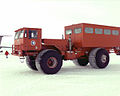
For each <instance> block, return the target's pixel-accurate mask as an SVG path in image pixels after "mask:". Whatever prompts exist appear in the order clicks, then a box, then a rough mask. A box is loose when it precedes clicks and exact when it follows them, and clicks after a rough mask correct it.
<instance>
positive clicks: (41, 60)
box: [36, 49, 62, 74]
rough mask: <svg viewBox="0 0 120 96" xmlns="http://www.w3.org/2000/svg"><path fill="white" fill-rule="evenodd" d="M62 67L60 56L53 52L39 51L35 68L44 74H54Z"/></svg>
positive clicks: (49, 50) (50, 50) (48, 50)
mask: <svg viewBox="0 0 120 96" xmlns="http://www.w3.org/2000/svg"><path fill="white" fill-rule="evenodd" d="M61 66H62V56H61V55H60V54H59V53H58V52H57V51H55V50H52V49H46V50H43V51H41V52H40V53H39V54H38V56H37V58H36V67H37V69H38V71H40V72H41V70H42V71H43V72H44V73H45V74H55V73H57V72H58V71H59V70H60V69H61Z"/></svg>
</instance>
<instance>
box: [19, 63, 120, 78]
mask: <svg viewBox="0 0 120 96" xmlns="http://www.w3.org/2000/svg"><path fill="white" fill-rule="evenodd" d="M118 72H119V73H120V64H109V65H108V66H107V67H106V68H105V69H94V68H92V67H91V66H90V65H87V66H85V67H82V66H63V67H62V68H61V70H60V71H59V72H58V73H57V74H55V75H98V76H99V75H114V74H117V73H118ZM19 73H20V74H24V75H45V74H44V73H43V72H38V71H32V70H26V71H19Z"/></svg>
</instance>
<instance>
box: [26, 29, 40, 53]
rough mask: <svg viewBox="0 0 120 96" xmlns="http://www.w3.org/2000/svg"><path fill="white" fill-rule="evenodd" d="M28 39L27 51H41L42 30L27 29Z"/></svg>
mask: <svg viewBox="0 0 120 96" xmlns="http://www.w3.org/2000/svg"><path fill="white" fill-rule="evenodd" d="M26 34H27V38H25V43H26V49H27V51H37V50H40V49H41V29H35V28H34V29H32V28H29V29H27V33H25V36H26Z"/></svg>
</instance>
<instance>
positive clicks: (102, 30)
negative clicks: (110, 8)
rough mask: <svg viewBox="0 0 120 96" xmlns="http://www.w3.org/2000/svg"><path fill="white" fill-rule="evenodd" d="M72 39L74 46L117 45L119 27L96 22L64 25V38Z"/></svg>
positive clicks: (119, 35) (118, 41)
mask: <svg viewBox="0 0 120 96" xmlns="http://www.w3.org/2000/svg"><path fill="white" fill-rule="evenodd" d="M70 37H71V39H72V43H73V46H75V47H77V48H78V47H118V46H120V28H119V27H113V26H104V25H97V24H87V23H81V24H73V25H70V26H66V27H65V39H68V38H70Z"/></svg>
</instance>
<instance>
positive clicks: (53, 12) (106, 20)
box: [0, 0, 120, 46]
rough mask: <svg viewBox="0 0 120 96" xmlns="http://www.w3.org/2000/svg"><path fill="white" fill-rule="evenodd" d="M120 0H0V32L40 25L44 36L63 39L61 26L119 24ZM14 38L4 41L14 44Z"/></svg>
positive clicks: (12, 33) (62, 27) (8, 32)
mask: <svg viewBox="0 0 120 96" xmlns="http://www.w3.org/2000/svg"><path fill="white" fill-rule="evenodd" d="M119 12H120V0H0V26H1V27H0V35H1V34H4V35H5V34H9V35H14V30H16V29H18V28H21V27H36V28H42V29H43V32H42V37H43V38H62V34H63V33H64V26H66V25H71V24H77V23H94V24H102V25H110V26H111V25H112V26H120V22H119V21H120V13H119ZM13 40H14V38H13V37H9V38H3V44H7V45H8V44H9V45H10V46H11V44H13Z"/></svg>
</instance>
